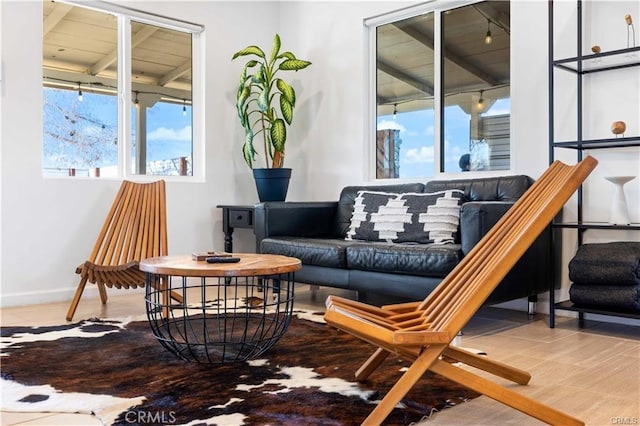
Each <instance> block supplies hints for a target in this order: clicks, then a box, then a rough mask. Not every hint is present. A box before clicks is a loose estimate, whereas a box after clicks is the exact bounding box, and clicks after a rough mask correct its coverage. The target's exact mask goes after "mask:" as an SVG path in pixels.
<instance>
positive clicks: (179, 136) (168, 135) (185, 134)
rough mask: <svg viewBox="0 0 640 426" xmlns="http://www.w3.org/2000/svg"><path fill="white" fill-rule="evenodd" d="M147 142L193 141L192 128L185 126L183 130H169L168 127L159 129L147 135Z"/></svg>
mask: <svg viewBox="0 0 640 426" xmlns="http://www.w3.org/2000/svg"><path fill="white" fill-rule="evenodd" d="M147 140H150V141H157V140H163V141H190V140H191V126H185V127H183V128H182V129H178V130H176V129H167V128H166V127H159V128H157V129H156V130H154V131H153V132H151V133H149V134H148V135H147Z"/></svg>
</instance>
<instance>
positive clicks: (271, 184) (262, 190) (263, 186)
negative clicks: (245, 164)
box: [253, 168, 291, 203]
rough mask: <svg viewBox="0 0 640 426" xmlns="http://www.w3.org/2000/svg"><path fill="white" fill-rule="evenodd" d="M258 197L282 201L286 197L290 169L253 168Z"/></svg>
mask: <svg viewBox="0 0 640 426" xmlns="http://www.w3.org/2000/svg"><path fill="white" fill-rule="evenodd" d="M253 178H254V179H255V181H256V189H257V190H258V199H259V200H260V202H261V203H263V202H265V201H284V200H285V198H287V190H288V189H289V179H291V169H284V168H282V169H253Z"/></svg>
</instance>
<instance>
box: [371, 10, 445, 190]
mask: <svg viewBox="0 0 640 426" xmlns="http://www.w3.org/2000/svg"><path fill="white" fill-rule="evenodd" d="M433 16H434V14H433V13H427V14H423V15H419V16H416V17H412V18H409V19H405V20H402V21H399V22H395V23H391V24H386V25H381V26H378V27H377V28H376V40H377V46H376V68H377V70H376V76H377V77H376V105H377V108H376V111H377V112H376V117H377V119H376V178H379V179H381V178H422V177H430V176H433V170H434V156H433V153H434V149H433V147H434V113H433V81H434V53H433V22H434V18H433Z"/></svg>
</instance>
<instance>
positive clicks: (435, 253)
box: [346, 242, 463, 277]
mask: <svg viewBox="0 0 640 426" xmlns="http://www.w3.org/2000/svg"><path fill="white" fill-rule="evenodd" d="M346 255H347V265H348V267H349V268H351V269H359V270H365V271H378V272H392V273H397V274H412V275H422V276H430V277H445V276H446V275H447V274H448V273H449V272H450V271H451V270H452V269H453V268H454V267H455V266H456V265H457V264H458V263H459V262H460V261H461V260H462V258H463V254H462V250H461V249H460V245H459V244H411V243H381V242H369V243H366V244H356V245H352V246H349V247H347V249H346Z"/></svg>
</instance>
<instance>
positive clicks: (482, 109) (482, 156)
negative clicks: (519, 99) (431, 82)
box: [442, 1, 510, 172]
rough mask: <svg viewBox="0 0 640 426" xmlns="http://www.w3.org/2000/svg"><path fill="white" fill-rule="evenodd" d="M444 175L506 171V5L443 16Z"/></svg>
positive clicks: (484, 5)
mask: <svg viewBox="0 0 640 426" xmlns="http://www.w3.org/2000/svg"><path fill="white" fill-rule="evenodd" d="M442 28H443V39H442V54H443V73H442V80H443V81H442V88H443V94H444V105H443V117H444V131H443V142H444V143H443V149H444V151H443V153H444V171H445V172H459V171H467V170H508V169H509V167H510V164H509V156H510V136H509V135H510V98H509V82H510V66H509V63H510V55H509V49H510V36H509V32H510V27H509V2H507V1H492V2H482V3H477V4H473V5H469V6H464V7H460V8H457V9H452V10H449V11H447V12H446V13H444V14H443V15H442Z"/></svg>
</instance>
